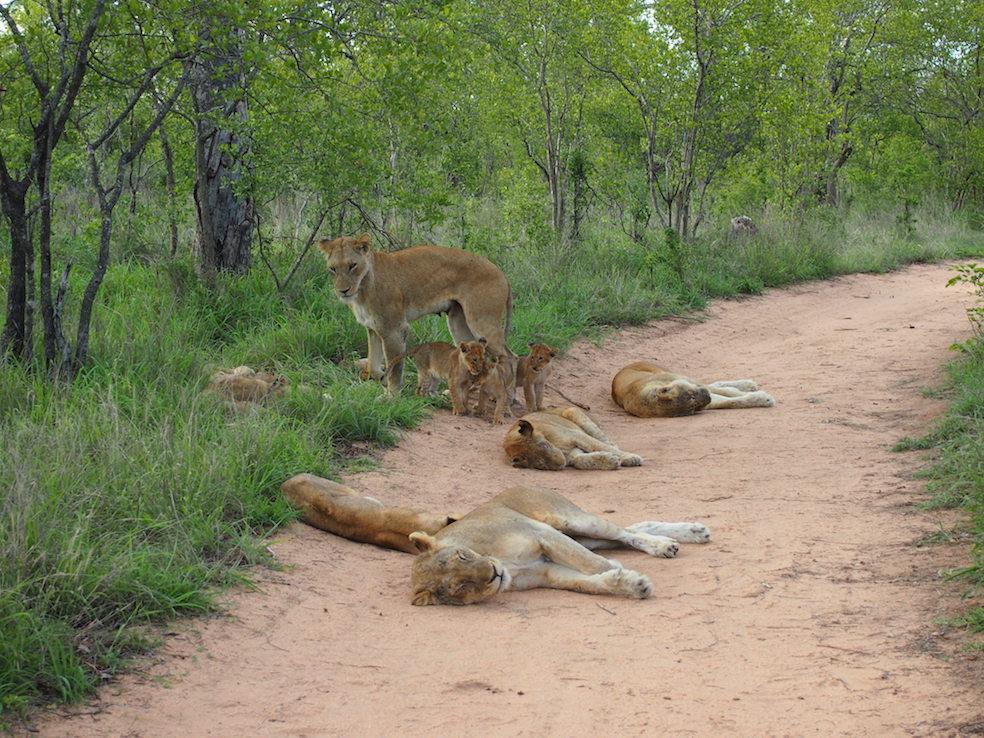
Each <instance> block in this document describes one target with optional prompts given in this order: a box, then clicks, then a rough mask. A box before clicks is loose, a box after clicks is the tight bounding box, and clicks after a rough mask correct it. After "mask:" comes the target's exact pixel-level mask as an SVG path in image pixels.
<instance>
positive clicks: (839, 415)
mask: <svg viewBox="0 0 984 738" xmlns="http://www.w3.org/2000/svg"><path fill="white" fill-rule="evenodd" d="M948 276H950V274H949V273H948V272H947V270H946V267H945V266H941V265H936V266H927V265H920V266H915V267H912V268H909V269H906V270H904V271H901V272H898V273H894V274H889V275H882V276H872V275H860V276H851V277H846V278H841V279H836V280H834V281H831V282H824V283H819V284H807V285H801V286H798V287H794V288H792V289H788V290H783V291H774V292H770V293H768V294H767V295H764V296H761V297H754V298H750V299H744V300H740V301H722V302H716V303H714V304H713V305H712V306H711V307H710V309H709V310H708V312H707V316H706V317H707V318H708V320H706V321H705V322H698V321H694V320H667V321H660V322H658V323H655V324H653V325H651V326H648V327H645V328H640V329H634V330H628V331H625V332H623V333H620V334H619V335H617V336H614V337H612V338H611V339H610V340H608V341H606V342H605V343H604V345H601V346H596V345H592V344H588V345H581V346H578V347H576V348H575V349H574V350H573V351H571V352H570V353H569V354H568V355H567V356H565V357H563V358H562V359H561V360H559V361H558V364H557V366H556V372H555V375H554V379H553V384H555V385H556V386H557V387H559V388H560V389H562V390H563V391H564V392H565V393H566V394H567V395H569V396H570V397H573V398H575V399H578V400H580V401H582V402H585V403H587V404H589V405H590V406H591V408H592V414H593V415H595V417H596V418H597V420H598V421H599V423H600V424H601V426H602V427H603V428H604V429H605V430H606V431H607V432H608V434H609V435H610V436H611V437H612V438H614V439H615V440H616V441H617V442H618V443H619V444H620V445H621V446H622V448H624V449H626V450H630V451H635V452H637V453H639V454H641V455H642V456H643V458H644V459H645V465H644V466H642V467H640V468H627V469H621V470H618V471H615V472H580V471H575V470H573V469H568V470H565V471H563V472H539V471H523V470H515V469H512V468H510V467H509V465H508V464H507V460H506V458H505V456H504V453H503V451H502V446H501V441H502V437H503V434H504V428H502V427H492V426H490V425H488V424H486V423H484V422H482V421H479V420H477V419H474V418H464V419H461V418H454V417H452V416H451V415H450V414H449V413H446V412H439V413H438V414H437V415H436V417H434V418H433V419H432V420H430V421H428V422H427V423H425V424H424V426H423V427H422V428H421V429H420V430H418V431H416V432H413V433H411V434H409V435H408V436H407V437H406V439H405V442H403V443H402V444H401V445H400V446H399V447H398V448H395V449H393V450H390V451H388V452H386V453H385V454H383V455H382V458H381V460H382V466H381V468H380V469H379V470H377V471H372V472H369V473H364V474H358V475H354V476H351V477H349V478H347V479H345V480H344V481H345V482H346V483H347V484H349V485H351V486H353V487H355V488H356V489H359V490H363V491H365V492H366V493H369V494H373V495H375V496H376V497H378V498H380V499H382V500H383V501H384V502H387V503H392V504H406V505H416V506H421V507H426V508H428V509H432V510H440V511H452V512H453V511H466V510H468V509H469V508H470V507H472V506H474V505H476V504H478V503H480V502H482V501H484V500H486V499H487V498H489V497H491V496H492V495H493V494H495V493H496V492H498V491H500V490H502V489H504V488H505V487H507V486H510V485H514V484H518V483H524V484H537V485H541V486H547V487H551V488H553V489H556V490H558V491H561V492H562V493H564V494H566V495H567V496H569V497H570V498H572V499H573V500H575V501H576V502H577V503H578V504H579V505H581V506H582V507H583V508H585V509H587V510H589V511H592V512H595V513H603V514H604V515H606V516H607V517H609V518H611V519H613V520H615V521H616V522H620V523H631V522H634V521H637V520H648V519H660V520H698V521H701V522H704V523H706V524H707V525H709V526H710V527H711V528H712V530H713V534H714V537H713V540H712V541H711V543H709V544H707V545H704V546H696V545H688V546H684V547H683V549H682V551H681V555H680V556H679V557H678V558H676V559H673V560H663V559H652V558H649V557H647V556H645V555H644V554H642V553H638V552H622V553H619V554H618V558H619V559H620V560H621V561H622V562H623V563H624V564H625V565H626V566H628V567H630V568H633V569H637V570H639V571H643V572H645V573H647V574H648V575H649V576H650V577H651V578H652V580H653V581H654V583H655V585H656V591H655V593H654V595H653V597H652V598H651V599H648V600H643V601H630V600H621V599H616V598H607V597H591V596H587V595H579V594H575V593H571V592H561V591H547V590H534V591H531V592H519V593H509V594H506V595H503V596H501V597H500V598H499V599H498V600H496V601H493V602H490V603H486V604H484V605H477V606H472V607H467V608H449V607H425V608H414V607H411V606H410V604H409V600H410V591H409V569H410V558H409V556H407V555H406V554H401V553H397V552H392V551H385V550H381V549H376V548H373V547H371V546H366V545H360V544H356V543H352V542H349V541H346V540H342V539H339V538H336V537H334V536H331V535H328V534H326V533H322V532H320V531H317V530H314V529H312V528H309V527H306V526H304V525H302V524H297V525H294V526H292V527H291V528H289V529H287V530H284V531H282V533H281V535H279V536H278V537H277V539H276V540H275V541H273V542H271V548H272V549H273V550H274V551H275V553H276V555H277V557H278V558H279V559H280V560H281V561H282V562H284V563H285V564H287V565H289V566H290V569H289V570H286V571H282V572H277V571H267V570H263V571H259V572H257V582H258V585H259V587H260V591H253V592H238V593H233V594H231V595H230V596H229V598H228V600H229V611H228V613H227V614H225V615H219V616H215V617H211V618H206V619H201V620H196V621H189V622H181V623H178V624H176V625H175V626H174V628H173V630H172V631H170V632H169V633H168V636H167V638H166V644H165V645H164V647H162V648H161V649H160V651H159V652H158V653H157V654H156V655H155V657H154V658H153V659H152V660H151V661H150V662H149V663H148V664H146V665H145V667H144V668H143V670H142V671H141V672H139V673H137V674H134V675H131V676H128V677H125V678H122V679H120V680H119V681H118V682H116V683H113V684H111V685H109V686H107V687H106V688H105V689H104V690H103V691H102V692H101V693H100V695H99V698H98V699H97V700H94V701H93V702H92V703H90V704H89V705H86V706H82V707H78V708H69V709H62V710H60V711H59V713H57V714H49V715H48V717H47V719H44V720H41V721H39V722H38V723H37V728H38V729H39V733H40V734H41V735H44V736H51V737H56V736H75V737H79V738H85V737H88V736H140V737H143V738H150V737H157V736H189V737H193V736H233V737H239V736H392V735H401V736H424V735H443V736H470V735H481V736H543V735H550V736H568V735H591V734H598V735H622V736H632V735H670V734H673V735H691V736H706V735H719V736H848V735H850V736H962V735H979V734H981V733H984V702H982V699H981V684H982V683H984V680H982V679H981V677H982V666H984V664H982V661H984V658H982V657H979V656H977V655H976V654H978V653H979V652H968V651H965V650H962V649H961V643H962V636H961V634H960V633H958V632H953V631H949V630H948V629H947V628H946V627H945V626H942V625H939V624H938V623H937V622H936V619H938V618H940V617H941V616H946V615H952V614H954V613H956V612H958V611H959V610H960V608H962V607H964V606H966V604H967V603H966V602H964V603H960V602H959V601H958V595H959V593H960V591H961V589H962V587H961V585H960V584H957V583H953V582H945V581H943V580H942V578H941V577H940V575H939V571H940V570H941V569H946V568H948V567H952V566H957V565H960V564H963V563H966V543H964V544H960V545H951V546H943V545H936V546H925V545H920V541H921V539H923V538H924V537H925V536H927V535H928V534H931V533H933V532H934V531H936V530H938V529H939V527H940V525H941V524H942V525H944V526H949V525H951V524H952V523H953V521H954V520H955V519H956V517H955V514H954V513H949V512H945V511H944V512H925V511H922V510H920V509H919V508H918V507H917V505H918V503H919V502H920V501H921V500H923V499H924V493H923V484H922V483H921V482H920V481H918V480H914V479H913V472H914V471H916V470H917V469H919V468H920V467H922V466H923V465H924V464H925V461H926V457H925V455H924V454H920V453H907V454H897V453H890V452H889V448H890V446H891V445H892V444H893V443H894V442H896V441H897V440H898V439H899V438H900V437H902V436H907V435H908V436H915V435H919V434H921V433H923V432H924V431H925V430H927V429H928V428H929V426H930V425H931V423H932V421H933V419H934V418H935V417H937V416H938V415H939V413H940V412H941V411H942V410H943V409H944V407H945V402H944V401H943V400H940V399H933V398H929V397H926V396H924V393H923V390H924V388H927V387H932V386H934V385H937V384H938V383H939V382H940V381H941V379H942V373H941V366H942V364H943V363H944V362H945V361H946V360H947V359H948V352H947V347H948V346H949V345H950V344H951V343H952V342H954V341H955V340H958V339H961V338H964V337H966V336H967V335H968V332H969V326H968V323H967V320H966V315H965V309H966V307H968V306H969V305H970V304H971V301H972V298H971V297H970V296H969V295H968V294H967V293H966V292H963V291H961V290H960V289H957V288H951V289H946V288H945V287H944V284H945V282H946V279H947V278H948ZM519 309H522V305H521V304H520V306H519ZM636 358H654V359H657V360H660V361H662V362H663V363H665V364H667V365H669V366H671V367H672V368H674V369H676V370H677V371H680V372H685V373H688V374H690V375H691V376H694V377H696V378H699V379H701V380H703V381H714V380H718V379H738V378H746V377H749V378H754V379H756V380H757V381H758V382H759V384H760V385H761V386H762V388H763V389H765V390H766V391H768V392H770V393H772V394H773V395H774V396H775V397H776V399H777V402H778V405H777V407H775V408H771V409H751V410H718V411H710V412H705V413H702V414H700V415H697V416H693V417H689V418H676V419H664V420H659V419H656V420H642V419H638V418H633V417H629V416H627V415H625V414H623V413H622V412H621V411H620V410H619V409H618V408H617V407H616V406H615V405H614V404H613V403H612V401H611V399H610V397H609V394H608V393H609V386H610V381H611V377H612V375H613V373H614V371H615V370H617V369H618V368H619V367H621V366H622V365H624V364H625V363H628V362H629V361H630V360H634V359H636ZM548 402H553V403H555V404H567V403H564V402H563V400H561V399H560V398H559V397H558V396H557V395H556V394H553V395H549V394H548ZM298 471H304V470H300V469H299V470H298ZM35 734H37V733H35Z"/></svg>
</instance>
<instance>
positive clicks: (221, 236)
mask: <svg viewBox="0 0 984 738" xmlns="http://www.w3.org/2000/svg"><path fill="white" fill-rule="evenodd" d="M211 52H212V53H209V54H205V55H203V56H202V57H201V58H200V59H199V61H198V63H197V64H196V66H195V74H194V80H193V88H194V89H193V97H194V101H195V112H196V114H197V120H196V123H195V169H196V176H195V207H196V209H197V213H198V231H197V237H196V253H197V256H198V261H199V268H200V269H201V271H202V273H203V274H204V276H205V277H206V279H212V278H214V276H215V274H216V272H219V271H226V272H233V273H236V274H244V273H245V272H247V271H249V268H250V264H251V262H252V236H253V210H254V205H253V198H252V197H250V196H249V195H247V194H245V193H243V192H240V191H237V190H238V186H239V185H240V184H241V180H242V179H243V175H244V174H246V173H247V166H248V164H247V159H248V156H249V150H250V142H249V138H248V136H247V135H246V134H245V133H244V131H245V127H246V122H247V117H248V109H247V105H246V99H245V96H244V87H245V79H244V75H243V72H242V57H241V48H240V47H239V45H238V39H236V38H231V39H229V40H228V41H227V42H225V43H224V48H223V47H220V46H218V45H216V46H213V47H212V49H211Z"/></svg>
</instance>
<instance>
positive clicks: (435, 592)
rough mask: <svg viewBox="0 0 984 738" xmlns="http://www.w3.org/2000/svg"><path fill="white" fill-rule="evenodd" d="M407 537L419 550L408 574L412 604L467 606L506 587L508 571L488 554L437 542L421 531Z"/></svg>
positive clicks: (508, 578)
mask: <svg viewBox="0 0 984 738" xmlns="http://www.w3.org/2000/svg"><path fill="white" fill-rule="evenodd" d="M410 540H411V541H412V542H413V544H414V546H416V547H417V551H418V552H419V553H418V554H417V558H416V559H414V562H413V571H412V573H411V579H412V582H413V604H414V605H471V604H474V603H476V602H482V601H484V600H487V599H490V598H491V597H493V596H494V595H495V594H496V593H497V592H499V591H500V590H504V589H506V588H507V587H508V586H509V580H510V577H509V573H508V572H507V571H506V568H505V566H503V564H502V562H500V561H499V560H498V559H496V558H494V557H492V556H483V555H481V554H477V553H475V552H474V551H472V550H471V549H470V548H468V547H467V546H462V545H458V544H453V543H441V542H440V541H438V540H437V539H436V538H434V537H433V536H430V535H428V534H427V533H424V532H423V531H416V532H415V533H411V534H410Z"/></svg>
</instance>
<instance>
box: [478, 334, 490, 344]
mask: <svg viewBox="0 0 984 738" xmlns="http://www.w3.org/2000/svg"><path fill="white" fill-rule="evenodd" d="M478 342H479V343H481V344H483V345H484V344H486V343H488V341H487V340H486V339H485V336H479V338H478Z"/></svg>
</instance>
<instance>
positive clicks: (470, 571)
mask: <svg viewBox="0 0 984 738" xmlns="http://www.w3.org/2000/svg"><path fill="white" fill-rule="evenodd" d="M281 489H282V490H283V493H284V497H285V498H286V499H287V501H288V502H290V504H291V505H292V506H294V507H295V508H297V509H299V510H300V511H301V520H303V521H304V522H305V523H307V524H309V525H312V526H314V527H315V528H319V529H321V530H325V531H328V532H329V533H334V534H335V535H339V536H342V537H343V538H348V539H350V540H353V541H359V542H362V543H373V544H375V545H377V546H383V547H385V548H393V549H396V550H398V551H405V552H407V553H415V554H417V558H416V559H415V560H414V563H413V570H412V574H411V578H412V581H413V592H414V594H413V604H414V605H467V604H471V603H474V602H480V601H482V600H487V599H489V598H490V597H492V596H493V595H495V594H497V593H499V592H505V591H507V590H521V589H534V588H537V587H547V588H553V589H569V590H573V591H575V592H584V593H586V594H609V595H617V596H622V597H634V598H637V599H642V598H645V597H649V595H650V594H652V583H651V582H650V581H649V578H648V577H646V576H645V575H644V574H640V573H638V572H635V571H631V570H629V569H623V568H622V566H621V564H619V563H618V562H617V561H613V560H611V559H607V558H604V557H602V556H599V555H598V554H595V553H592V551H593V550H601V549H612V548H619V547H620V546H621V547H625V548H635V549H638V550H640V551H643V552H645V553H648V554H650V555H651V556H660V557H664V558H672V557H673V556H676V554H677V552H678V550H679V544H680V543H707V541H709V540H710V539H711V532H710V530H708V528H707V527H706V526H704V525H701V524H700V523H661V522H657V521H646V522H642V523H636V524H634V525H630V526H627V527H625V528H622V527H620V526H618V525H615V524H614V523H611V522H609V521H607V520H603V519H602V518H599V517H596V516H594V515H591V514H589V513H586V512H584V511H583V510H582V509H581V508H579V507H578V506H577V505H575V504H574V503H573V502H571V501H570V500H568V499H567V498H565V497H563V496H561V495H559V494H557V493H556V492H553V491H551V490H548V489H544V488H542V487H512V488H510V489H507V490H506V491H505V492H502V493H501V494H499V495H497V496H496V497H494V498H492V499H491V500H490V501H489V502H486V503H485V504H484V505H481V506H479V507H477V508H476V509H475V510H473V511H472V512H470V513H468V514H467V515H465V516H464V517H462V518H460V519H459V520H455V518H454V517H451V516H446V515H433V514H431V513H426V512H422V511H420V510H410V509H407V508H391V507H385V506H383V505H382V503H380V502H379V501H377V500H375V499H373V498H371V497H362V496H360V495H358V494H357V493H355V492H354V491H352V490H351V489H349V488H348V487H346V486H344V485H341V484H337V483H335V482H332V481H329V480H327V479H322V478H321V477H316V476H314V475H313V474H297V475H295V476H293V477H291V478H290V479H288V480H287V481H286V482H284V483H283V484H282V485H281Z"/></svg>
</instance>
